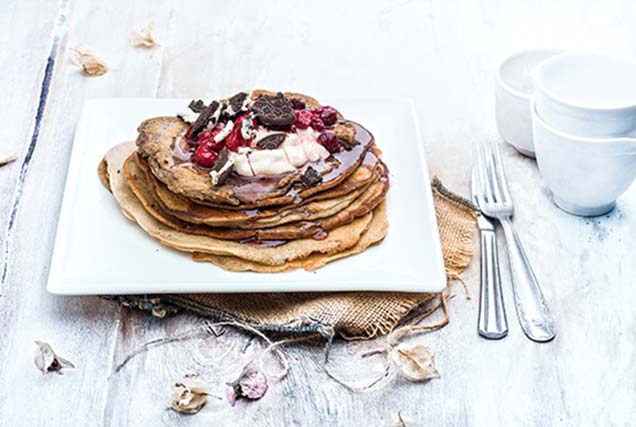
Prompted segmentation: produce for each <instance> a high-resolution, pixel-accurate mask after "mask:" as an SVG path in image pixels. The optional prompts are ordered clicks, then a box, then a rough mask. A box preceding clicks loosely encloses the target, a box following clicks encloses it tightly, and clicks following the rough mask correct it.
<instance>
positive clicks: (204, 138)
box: [197, 129, 224, 152]
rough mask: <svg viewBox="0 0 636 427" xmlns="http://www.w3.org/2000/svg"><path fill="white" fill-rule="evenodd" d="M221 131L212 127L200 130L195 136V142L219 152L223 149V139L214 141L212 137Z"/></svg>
mask: <svg viewBox="0 0 636 427" xmlns="http://www.w3.org/2000/svg"><path fill="white" fill-rule="evenodd" d="M219 132H221V129H212V130H206V131H204V132H201V133H200V134H199V138H197V144H198V145H205V146H207V147H208V148H209V149H211V150H213V151H216V152H219V151H221V150H222V149H223V144H224V142H223V141H220V142H216V141H215V140H214V137H215V136H216V135H217V134H218V133H219Z"/></svg>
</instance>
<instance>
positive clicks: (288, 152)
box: [231, 128, 329, 176]
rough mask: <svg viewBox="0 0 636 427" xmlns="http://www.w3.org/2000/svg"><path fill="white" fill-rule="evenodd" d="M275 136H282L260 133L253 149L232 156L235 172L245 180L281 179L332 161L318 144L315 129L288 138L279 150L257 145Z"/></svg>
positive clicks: (244, 149)
mask: <svg viewBox="0 0 636 427" xmlns="http://www.w3.org/2000/svg"><path fill="white" fill-rule="evenodd" d="M272 133H280V132H272V131H266V130H262V129H259V130H258V131H257V133H256V137H255V138H254V142H252V147H241V148H240V149H239V150H240V151H239V152H238V153H232V155H231V157H232V160H233V161H234V172H236V173H237V174H239V175H241V176H257V175H260V176H274V175H281V174H283V173H288V172H293V171H294V170H296V169H298V168H300V167H301V166H303V165H304V164H305V163H307V162H316V161H318V160H321V159H326V158H327V157H329V151H327V149H326V148H325V147H323V146H322V145H321V144H319V143H318V142H317V138H318V135H320V133H319V132H316V131H315V130H313V129H311V128H310V129H301V130H299V131H298V132H297V133H290V134H287V135H286V137H285V141H283V143H282V144H281V145H280V147H279V148H276V149H273V150H262V149H257V146H256V143H257V142H258V141H259V140H260V139H262V138H265V137H267V136H268V135H270V134H272Z"/></svg>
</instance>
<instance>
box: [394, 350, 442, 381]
mask: <svg viewBox="0 0 636 427" xmlns="http://www.w3.org/2000/svg"><path fill="white" fill-rule="evenodd" d="M391 355H392V357H393V362H394V363H395V365H396V366H397V367H398V370H399V372H400V374H401V375H402V376H403V377H404V378H406V379H407V380H409V381H415V382H418V381H427V380H430V379H432V378H439V377H440V375H439V372H437V369H435V355H434V354H433V352H432V351H431V350H429V349H428V348H426V347H424V346H423V345H421V344H417V345H415V346H407V345H401V346H399V347H397V348H395V349H394V350H393V352H392V353H391Z"/></svg>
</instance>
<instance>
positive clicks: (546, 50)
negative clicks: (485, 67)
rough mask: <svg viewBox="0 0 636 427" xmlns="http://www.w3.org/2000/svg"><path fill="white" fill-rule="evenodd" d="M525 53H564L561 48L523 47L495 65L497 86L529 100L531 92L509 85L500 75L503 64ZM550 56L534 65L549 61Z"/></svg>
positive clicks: (557, 54) (556, 54) (555, 54)
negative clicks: (497, 65)
mask: <svg viewBox="0 0 636 427" xmlns="http://www.w3.org/2000/svg"><path fill="white" fill-rule="evenodd" d="M526 53H548V54H550V53H552V54H554V56H559V55H562V54H563V53H565V52H564V51H563V50H562V49H555V48H543V47H539V48H530V49H523V50H520V51H518V52H515V53H513V54H512V55H509V56H507V57H506V58H505V59H504V60H503V61H501V63H500V64H499V67H497V73H496V75H495V79H496V80H497V84H498V85H499V86H501V87H502V88H503V89H504V90H505V91H507V92H509V93H511V94H513V95H515V96H517V97H520V98H523V99H526V100H528V101H530V98H531V97H532V94H531V93H526V92H522V91H520V90H518V89H515V88H513V87H512V86H510V85H509V84H508V83H507V82H506V80H505V79H504V78H503V77H502V75H501V73H502V69H503V67H504V66H506V65H507V64H508V63H510V62H511V61H512V60H514V59H516V58H518V57H520V56H521V55H524V54H526ZM551 59H552V58H546V59H545V60H544V61H541V62H539V63H538V64H536V65H535V67H536V66H538V65H540V64H543V63H544V62H546V61H550V60H551Z"/></svg>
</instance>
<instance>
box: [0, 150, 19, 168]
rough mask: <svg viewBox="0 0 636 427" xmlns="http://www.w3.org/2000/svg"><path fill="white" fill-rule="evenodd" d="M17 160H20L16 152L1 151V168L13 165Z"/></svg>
mask: <svg viewBox="0 0 636 427" xmlns="http://www.w3.org/2000/svg"><path fill="white" fill-rule="evenodd" d="M17 158H18V155H17V153H16V152H15V151H8V150H0V166H3V165H6V164H7V163H11V162H12V161H14V160H15V159H17Z"/></svg>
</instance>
